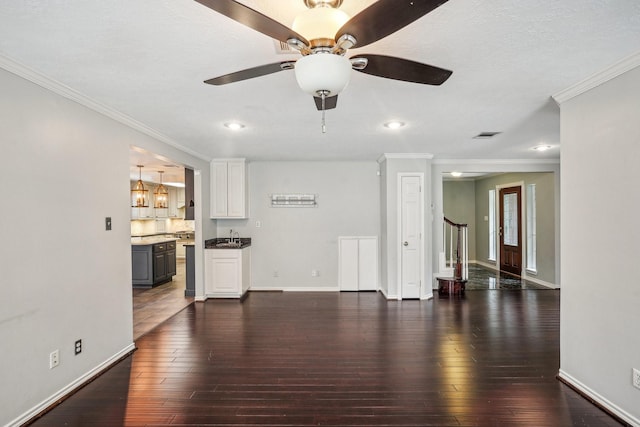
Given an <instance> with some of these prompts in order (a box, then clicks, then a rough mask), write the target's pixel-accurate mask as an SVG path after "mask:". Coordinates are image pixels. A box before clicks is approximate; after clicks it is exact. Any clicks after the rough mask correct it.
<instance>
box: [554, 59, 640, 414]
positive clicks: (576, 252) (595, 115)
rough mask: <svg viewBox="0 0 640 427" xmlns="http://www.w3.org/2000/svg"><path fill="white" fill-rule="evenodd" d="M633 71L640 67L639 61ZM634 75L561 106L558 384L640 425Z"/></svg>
mask: <svg viewBox="0 0 640 427" xmlns="http://www.w3.org/2000/svg"><path fill="white" fill-rule="evenodd" d="M638 62H640V61H638ZM639 94H640V68H635V69H632V70H631V71H628V72H627V73H625V74H623V75H621V76H619V77H616V78H614V79H612V80H610V81H608V82H607V83H604V84H602V85H600V86H597V87H595V88H594V89H591V90H590V91H588V92H586V93H583V94H581V95H578V96H576V97H574V98H572V99H569V100H567V101H565V102H563V103H562V104H561V138H562V172H561V173H562V200H561V203H562V299H561V338H560V369H561V376H562V377H563V378H564V379H566V380H568V381H569V382H571V383H573V384H574V385H575V386H577V387H579V388H581V389H582V390H583V391H584V392H586V393H588V394H590V395H591V396H592V397H593V398H595V399H596V400H598V401H599V402H600V403H602V404H604V405H605V406H607V407H609V409H611V410H613V411H614V412H616V413H617V414H618V415H620V416H622V417H623V418H625V419H626V420H627V421H628V422H629V423H631V424H634V425H640V390H639V389H636V388H633V386H632V383H631V369H632V368H637V369H640V339H638V330H639V329H638V325H640V309H639V307H640V285H639V280H640V279H639V278H638V277H639V274H638V273H639V271H638V260H640V246H638V242H639V241H640V222H639V221H638V212H640V197H639V194H640V193H639V191H638V188H637V187H638V183H640V169H639V168H638V162H639V161H640V97H639Z"/></svg>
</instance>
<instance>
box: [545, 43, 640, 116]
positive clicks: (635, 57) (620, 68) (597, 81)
mask: <svg viewBox="0 0 640 427" xmlns="http://www.w3.org/2000/svg"><path fill="white" fill-rule="evenodd" d="M638 66H640V52H637V53H634V54H632V55H629V56H627V57H626V58H624V59H623V60H621V61H619V62H616V63H615V64H613V65H612V66H610V67H608V68H606V69H604V70H603V71H600V72H599V73H596V74H594V75H592V76H591V77H588V78H587V79H585V80H583V81H581V82H580V83H577V84H575V85H573V86H571V87H569V88H567V89H565V90H562V91H560V92H558V93H556V94H555V95H552V96H551V97H552V98H553V100H554V101H556V103H557V104H558V105H560V104H562V103H563V102H566V101H569V100H570V99H573V98H575V97H576V96H578V95H581V94H583V93H585V92H587V91H589V90H591V89H593V88H595V87H598V86H600V85H601V84H603V83H606V82H608V81H609V80H612V79H614V78H616V77H618V76H619V75H621V74H624V73H626V72H627V71H630V70H632V69H634V68H636V67H638Z"/></svg>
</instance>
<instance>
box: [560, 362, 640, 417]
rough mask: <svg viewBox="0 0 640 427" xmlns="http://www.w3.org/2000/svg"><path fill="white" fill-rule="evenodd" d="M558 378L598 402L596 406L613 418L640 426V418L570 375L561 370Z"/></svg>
mask: <svg viewBox="0 0 640 427" xmlns="http://www.w3.org/2000/svg"><path fill="white" fill-rule="evenodd" d="M558 376H559V377H560V378H561V379H562V381H564V382H566V383H567V384H569V385H570V386H571V387H574V388H575V389H577V390H579V391H580V393H582V394H584V395H585V396H588V397H589V398H590V399H593V400H594V401H595V402H598V405H600V406H602V407H603V408H605V409H606V410H607V411H609V412H611V413H612V414H614V415H615V416H617V417H619V418H620V419H622V420H624V421H625V422H627V423H629V424H631V425H633V426H640V418H636V417H634V416H633V415H631V414H630V413H628V412H627V411H625V410H624V409H622V408H620V407H619V406H618V405H616V404H614V403H613V402H611V401H610V400H608V399H607V398H605V397H603V396H601V395H600V394H599V393H597V392H595V391H594V390H592V389H591V388H589V387H587V386H586V385H584V384H583V383H581V382H580V381H578V380H577V379H575V378H573V377H572V376H571V375H569V374H567V373H566V372H564V371H563V370H562V369H560V371H559V372H558Z"/></svg>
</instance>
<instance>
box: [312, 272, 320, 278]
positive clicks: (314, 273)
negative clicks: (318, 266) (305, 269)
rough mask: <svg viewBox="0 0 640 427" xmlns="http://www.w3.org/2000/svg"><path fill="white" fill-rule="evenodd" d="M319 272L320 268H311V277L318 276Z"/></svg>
mask: <svg viewBox="0 0 640 427" xmlns="http://www.w3.org/2000/svg"><path fill="white" fill-rule="evenodd" d="M319 274H320V273H318V270H311V277H318V275H319Z"/></svg>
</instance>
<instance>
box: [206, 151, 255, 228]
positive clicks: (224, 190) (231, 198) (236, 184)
mask: <svg viewBox="0 0 640 427" xmlns="http://www.w3.org/2000/svg"><path fill="white" fill-rule="evenodd" d="M246 171H247V168H246V163H245V160H244V159H214V160H212V161H211V218H246V217H247V186H246Z"/></svg>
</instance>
